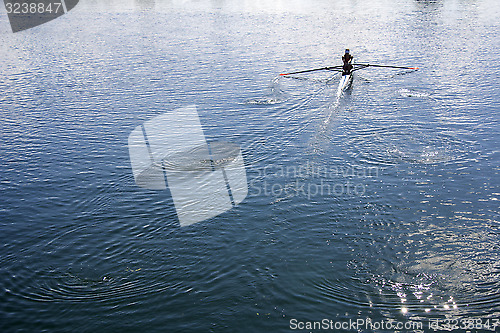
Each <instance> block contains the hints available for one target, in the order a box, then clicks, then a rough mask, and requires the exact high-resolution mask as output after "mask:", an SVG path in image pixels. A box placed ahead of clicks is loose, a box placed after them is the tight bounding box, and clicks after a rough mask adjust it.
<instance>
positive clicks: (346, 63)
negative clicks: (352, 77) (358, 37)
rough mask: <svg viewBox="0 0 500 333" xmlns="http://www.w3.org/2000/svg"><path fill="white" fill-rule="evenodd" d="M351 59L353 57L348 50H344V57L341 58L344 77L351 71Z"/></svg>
mask: <svg viewBox="0 0 500 333" xmlns="http://www.w3.org/2000/svg"><path fill="white" fill-rule="evenodd" d="M352 59H353V56H352V55H351V54H350V53H349V49H346V50H345V53H344V55H343V56H342V61H343V62H344V66H342V70H343V73H342V74H344V75H346V74H350V73H351V70H352V63H351V62H352Z"/></svg>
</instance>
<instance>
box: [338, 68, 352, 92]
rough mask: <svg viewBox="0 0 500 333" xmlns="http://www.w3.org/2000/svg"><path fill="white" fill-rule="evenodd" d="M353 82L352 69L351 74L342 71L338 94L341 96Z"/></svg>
mask: <svg viewBox="0 0 500 333" xmlns="http://www.w3.org/2000/svg"><path fill="white" fill-rule="evenodd" d="M351 83H352V71H351V72H350V73H349V74H344V73H342V77H341V78H340V82H339V88H338V90H337V96H340V95H341V94H342V92H344V91H346V90H347V89H348V88H349V87H350V85H351Z"/></svg>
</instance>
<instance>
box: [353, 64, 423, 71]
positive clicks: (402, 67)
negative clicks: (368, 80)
mask: <svg viewBox="0 0 500 333" xmlns="http://www.w3.org/2000/svg"><path fill="white" fill-rule="evenodd" d="M353 65H362V66H366V67H387V68H401V69H414V70H418V67H404V66H386V65H370V64H353Z"/></svg>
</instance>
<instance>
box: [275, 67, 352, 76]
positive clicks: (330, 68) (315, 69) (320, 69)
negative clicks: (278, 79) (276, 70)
mask: <svg viewBox="0 0 500 333" xmlns="http://www.w3.org/2000/svg"><path fill="white" fill-rule="evenodd" d="M340 68H342V66H333V67H321V68H314V69H306V70H304V71H298V72H291V73H283V74H280V76H283V75H291V74H300V73H309V72H315V71H322V70H332V69H340Z"/></svg>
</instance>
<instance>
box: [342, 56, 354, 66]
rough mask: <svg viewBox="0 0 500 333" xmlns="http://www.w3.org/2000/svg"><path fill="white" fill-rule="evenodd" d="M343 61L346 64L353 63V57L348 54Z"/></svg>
mask: <svg viewBox="0 0 500 333" xmlns="http://www.w3.org/2000/svg"><path fill="white" fill-rule="evenodd" d="M342 61H343V62H344V64H345V63H347V62H350V61H352V55H350V54H349V53H346V54H344V55H343V56H342Z"/></svg>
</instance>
